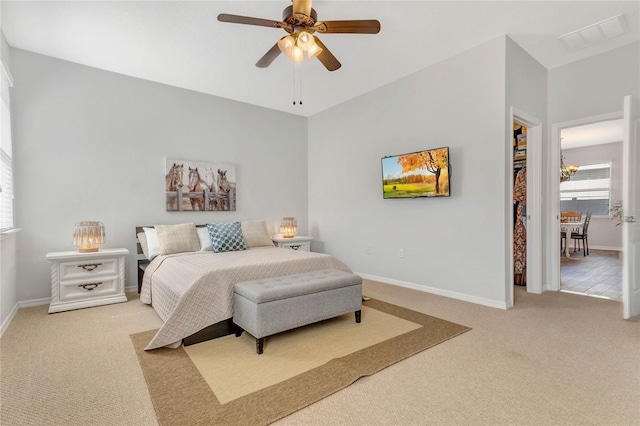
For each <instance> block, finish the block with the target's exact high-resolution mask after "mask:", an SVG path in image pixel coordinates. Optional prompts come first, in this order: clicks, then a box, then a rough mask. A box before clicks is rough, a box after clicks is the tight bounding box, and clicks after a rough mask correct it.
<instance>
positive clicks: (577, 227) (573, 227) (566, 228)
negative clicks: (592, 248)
mask: <svg viewBox="0 0 640 426" xmlns="http://www.w3.org/2000/svg"><path fill="white" fill-rule="evenodd" d="M583 226H584V220H581V221H579V222H562V221H561V222H560V233H562V232H564V233H565V235H566V236H567V238H566V242H565V245H564V250H563V251H562V252H563V253H564V254H565V255H566V256H567V257H571V255H570V254H569V250H567V247H568V246H569V240H570V239H571V233H572V232H575V233H578V234H581V233H582V227H583Z"/></svg>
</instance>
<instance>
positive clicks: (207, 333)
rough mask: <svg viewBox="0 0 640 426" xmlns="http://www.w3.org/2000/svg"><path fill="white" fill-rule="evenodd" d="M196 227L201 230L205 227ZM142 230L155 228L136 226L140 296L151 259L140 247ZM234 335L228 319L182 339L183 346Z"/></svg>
mask: <svg viewBox="0 0 640 426" xmlns="http://www.w3.org/2000/svg"><path fill="white" fill-rule="evenodd" d="M196 226H197V227H199V228H200V227H203V226H205V225H196ZM142 228H153V226H146V225H144V226H136V246H137V249H136V251H137V254H138V259H137V260H138V294H140V292H141V291H142V278H143V277H144V271H145V269H147V266H148V265H149V263H150V261H149V259H147V258H146V257H145V256H144V253H143V251H142V246H141V245H140V240H139V239H138V234H139V233H140V232H144V230H143V229H142ZM233 333H235V328H234V325H233V320H232V318H228V319H226V320H223V321H220V322H218V323H215V324H212V325H210V326H208V327H205V328H203V329H202V330H200V331H197V332H195V333H193V334H192V335H191V336H187V337H185V338H184V339H182V344H183V345H184V346H189V345H193V344H196V343H200V342H204V341H207V340H212V339H217V338H218V337H224V336H228V335H229V334H233Z"/></svg>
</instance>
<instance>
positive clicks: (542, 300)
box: [0, 280, 640, 426]
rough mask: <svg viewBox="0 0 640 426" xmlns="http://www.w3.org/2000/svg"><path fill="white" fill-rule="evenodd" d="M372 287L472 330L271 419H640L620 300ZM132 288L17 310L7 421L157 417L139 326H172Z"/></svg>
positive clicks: (512, 422) (631, 332)
mask: <svg viewBox="0 0 640 426" xmlns="http://www.w3.org/2000/svg"><path fill="white" fill-rule="evenodd" d="M363 292H364V294H366V295H367V296H371V297H373V298H375V299H377V300H384V301H385V302H388V303H392V304H394V305H398V306H403V307H406V308H408V309H411V310H415V311H419V312H423V313H425V314H429V315H433V316H435V317H438V318H443V319H446V320H448V321H452V322H455V323H458V324H464V325H466V326H469V327H471V328H472V330H470V331H469V332H467V333H463V334H462V335H460V336H457V337H456V338H454V339H451V340H449V341H447V342H446V343H444V344H441V345H436V346H434V347H432V348H430V349H428V350H425V351H422V352H420V353H417V354H415V355H413V356H410V357H408V358H406V359H405V360H403V361H402V362H397V363H395V364H393V365H391V366H389V367H387V368H384V369H383V370H381V371H379V372H378V373H376V374H374V375H372V376H368V377H363V378H361V379H359V380H357V381H356V382H355V383H353V384H352V385H350V386H347V387H346V388H344V389H342V390H341V391H339V392H335V393H333V394H331V395H329V396H327V397H326V398H323V399H321V400H319V401H318V402H316V403H314V404H311V405H309V406H307V407H305V408H303V409H301V410H298V411H296V412H294V413H293V414H291V415H289V416H287V417H284V418H282V419H280V420H278V421H276V422H275V423H274V424H273V425H272V426H294V425H295V426H298V425H305V426H327V425H331V426H337V425H368V426H369V425H371V426H373V425H376V426H398V425H403V426H405V425H416V426H420V425H425V424H429V425H438V426H460V425H470V426H471V425H473V426H496V425H499V426H558V425H572V426H573V425H593V426H603V425H607V426H610V425H624V426H638V425H639V424H640V422H639V421H638V419H640V404H638V401H640V386H639V383H640V318H638V317H636V318H634V319H633V320H623V319H622V304H621V303H619V302H612V301H608V300H603V299H598V298H591V297H585V296H578V295H574V294H567V293H562V292H545V293H544V294H541V295H538V294H530V293H527V292H526V291H525V290H524V289H523V288H520V287H517V288H515V293H516V294H515V296H516V301H515V307H514V308H513V309H509V310H507V311H504V310H501V309H493V308H488V307H486V306H481V305H476V304H473V303H468V302H463V301H460V300H454V299H449V298H446V297H442V296H437V295H433V294H428V293H423V292H420V291H415V290H409V289H406V288H402V287H397V286H392V285H387V284H382V283H376V282H373V281H369V280H364V283H363ZM127 297H128V298H129V301H128V302H126V303H118V304H115V305H107V306H99V307H95V308H88V309H79V310H77V311H69V312H60V313H57V314H51V315H50V314H48V313H47V308H48V306H47V305H42V306H35V307H30V308H22V309H20V310H19V311H18V312H17V314H16V315H15V318H13V320H12V321H11V324H10V325H9V327H8V328H7V330H6V331H5V332H4V334H3V335H2V339H0V373H1V377H0V424H2V426H34V425H47V426H58V425H59V426H125V425H126V426H157V425H158V420H157V418H156V414H155V410H154V408H153V404H152V402H151V397H150V395H149V390H148V388H147V384H146V382H145V379H144V375H143V373H142V369H141V368H140V363H139V362H138V357H137V355H136V352H135V350H134V348H133V345H132V344H131V338H130V335H131V334H135V333H140V332H143V331H146V330H152V329H157V328H159V327H160V326H161V325H162V321H161V320H160V318H159V317H158V315H157V314H156V313H155V311H154V310H153V309H152V308H151V307H149V306H147V305H144V304H142V303H140V301H139V300H138V296H137V294H127ZM268 351H269V349H267V352H265V355H266V354H268V353H269V352H268ZM207 388H208V387H207ZM175 393H176V394H177V393H178V392H175Z"/></svg>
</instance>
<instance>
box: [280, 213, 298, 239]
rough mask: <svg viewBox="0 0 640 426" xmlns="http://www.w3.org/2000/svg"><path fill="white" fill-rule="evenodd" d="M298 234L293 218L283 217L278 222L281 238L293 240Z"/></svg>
mask: <svg viewBox="0 0 640 426" xmlns="http://www.w3.org/2000/svg"><path fill="white" fill-rule="evenodd" d="M297 232H298V224H297V222H296V218H295V217H283V218H282V221H281V222H280V233H281V234H282V237H283V238H293V237H295V236H296V233H297Z"/></svg>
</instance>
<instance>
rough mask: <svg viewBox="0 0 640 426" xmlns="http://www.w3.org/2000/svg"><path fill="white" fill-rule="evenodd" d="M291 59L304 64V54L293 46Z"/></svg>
mask: <svg viewBox="0 0 640 426" xmlns="http://www.w3.org/2000/svg"><path fill="white" fill-rule="evenodd" d="M289 57H290V58H291V59H293V60H294V61H296V62H302V61H304V52H303V51H302V49H300V48H299V47H298V46H293V48H292V49H291V54H290V55H289Z"/></svg>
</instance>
